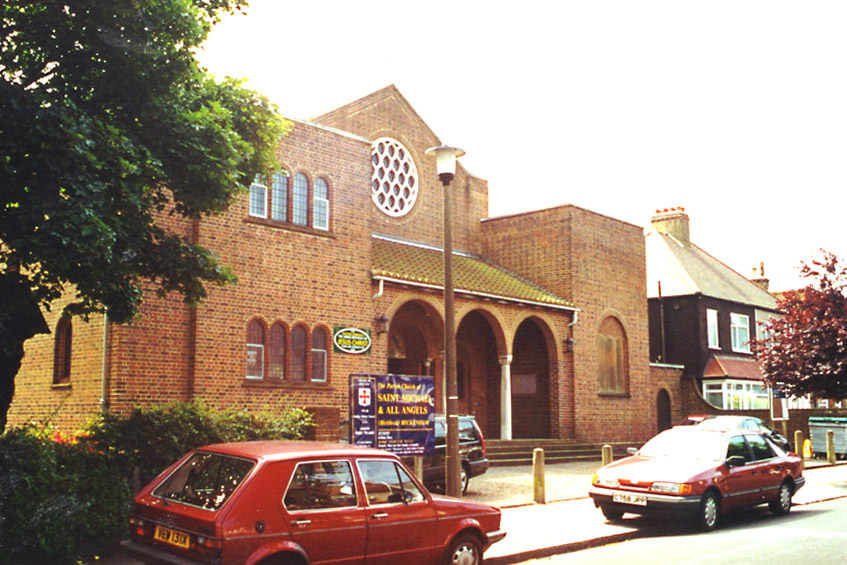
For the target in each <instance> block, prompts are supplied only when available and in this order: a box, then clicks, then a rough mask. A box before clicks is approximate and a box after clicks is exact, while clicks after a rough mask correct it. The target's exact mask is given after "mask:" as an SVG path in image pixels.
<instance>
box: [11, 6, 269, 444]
mask: <svg viewBox="0 0 847 565" xmlns="http://www.w3.org/2000/svg"><path fill="white" fill-rule="evenodd" d="M245 6H246V2H245V1H244V0H125V1H121V2H115V1H113V0H74V1H68V0H65V1H58V0H41V1H37V0H5V1H4V2H2V3H0V294H5V295H6V296H9V297H11V296H14V297H15V298H14V299H11V298H9V299H6V300H3V299H0V344H2V347H0V357H2V359H0V361H3V362H5V363H6V364H7V365H11V364H14V361H15V360H16V359H17V360H18V363H17V364H18V365H19V356H20V349H21V348H20V344H22V343H23V341H25V340H26V339H28V338H29V337H31V336H32V335H33V334H34V333H36V332H43V331H44V330H45V329H46V328H44V324H43V319H42V318H41V314H40V312H39V309H38V307H41V308H49V306H50V303H51V302H52V301H54V300H55V299H57V298H58V297H59V296H61V295H62V294H63V293H67V292H69V291H70V292H72V293H74V299H73V300H72V301H71V302H70V304H69V305H68V306H67V307H66V312H67V313H69V314H72V315H74V314H76V315H83V316H86V315H88V314H91V313H95V312H103V311H104V310H106V309H108V313H109V318H110V319H111V320H112V321H114V322H127V321H129V320H131V319H132V317H133V316H134V315H135V314H136V312H137V311H138V308H139V304H140V301H141V299H142V290H141V289H142V284H143V282H144V281H152V282H154V283H155V284H156V288H157V291H158V292H159V293H160V294H162V295H164V294H167V293H169V292H176V293H180V294H182V295H183V296H184V298H185V300H186V301H187V302H188V303H191V304H194V303H197V302H198V301H200V300H202V299H203V298H204V297H205V294H206V290H205V285H206V284H208V283H212V284H225V283H228V282H231V281H233V280H234V275H233V274H232V272H231V271H230V270H229V269H228V268H226V267H224V266H222V265H221V264H220V263H219V262H218V260H217V257H216V256H215V255H214V254H213V253H212V252H210V251H209V250H208V249H205V248H203V247H201V246H199V245H197V244H195V243H194V242H192V241H191V239H190V236H187V235H184V234H179V233H175V232H174V231H169V230H168V229H166V227H165V226H164V223H163V222H158V223H157V222H156V221H154V219H156V218H162V217H167V215H169V214H170V215H174V216H176V217H185V218H190V219H195V218H200V217H201V216H203V215H205V214H214V213H219V212H221V211H223V210H225V209H226V208H227V206H228V205H229V204H230V202H231V201H232V200H233V198H234V196H235V195H236V194H237V193H238V191H239V190H242V189H244V188H245V187H246V186H248V185H249V183H250V180H251V179H252V178H253V176H254V175H255V174H257V173H259V172H263V171H267V170H269V169H271V168H273V167H274V164H275V163H274V161H275V160H274V150H275V147H276V143H277V140H278V139H279V137H280V136H281V135H283V133H284V130H285V122H284V121H283V120H282V119H281V118H280V117H279V115H278V113H277V112H276V109H275V108H274V107H273V106H272V105H271V104H270V103H269V102H268V101H267V100H266V99H265V98H264V97H262V96H261V95H259V94H257V93H255V92H252V91H249V90H247V89H245V88H243V87H242V85H241V83H240V82H239V81H235V80H232V79H227V80H225V81H223V82H216V81H215V80H213V78H212V77H211V76H209V75H208V73H207V72H206V70H205V69H203V68H202V67H201V66H200V65H199V64H198V63H197V61H196V59H195V57H194V54H195V52H196V50H197V49H198V48H200V45H201V44H202V42H203V41H204V40H205V38H206V37H207V35H208V33H209V31H210V29H211V26H212V25H213V24H214V23H216V22H217V21H218V20H219V18H220V17H221V16H222V15H223V14H227V13H233V12H235V11H241V10H242V9H243V8H244V7H245ZM39 322H40V323H39ZM0 364H3V363H0ZM16 371H17V366H15V367H14V370H13V371H12V372H11V376H12V378H13V377H14V374H15V372H16ZM7 373H8V372H7ZM4 379H5V380H4ZM8 385H9V383H8V375H7V374H2V375H0V387H4V386H5V387H8ZM7 392H8V391H7ZM0 393H3V395H5V394H6V393H5V392H3V390H0ZM3 395H0V396H3ZM9 401H11V399H10V398H9ZM4 403H5V398H0V416H2V418H0V424H3V423H5V412H6V408H7V406H8V404H6V406H3V404H4ZM0 429H2V425H0Z"/></svg>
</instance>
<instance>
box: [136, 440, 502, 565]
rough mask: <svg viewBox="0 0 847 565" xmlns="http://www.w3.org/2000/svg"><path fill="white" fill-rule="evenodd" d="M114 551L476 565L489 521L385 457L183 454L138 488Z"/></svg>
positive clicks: (225, 447) (495, 519)
mask: <svg viewBox="0 0 847 565" xmlns="http://www.w3.org/2000/svg"><path fill="white" fill-rule="evenodd" d="M130 527H131V539H130V540H128V541H125V542H123V544H122V545H123V547H124V550H125V551H126V552H127V553H128V554H129V555H131V556H132V557H134V558H136V559H139V560H141V561H144V562H146V563H170V564H189V563H215V564H233V565H234V564H248V565H250V564H263V565H282V564H285V565H295V564H296V565H307V564H311V563H334V564H336V563H337V564H341V563H357V564H362V563H366V564H376V563H379V564H385V565H388V564H396V563H403V564H404V565H411V564H414V563H420V564H425V563H426V564H429V563H442V562H443V563H462V564H468V565H478V564H480V563H482V554H483V551H485V549H487V548H488V546H490V545H491V544H492V543H494V542H496V541H499V540H501V539H503V537H505V535H506V534H505V532H503V531H501V530H500V510H498V509H497V508H495V507H493V506H489V505H487V504H479V503H474V502H469V501H464V500H458V499H454V498H448V497H440V496H433V495H431V494H430V493H429V492H428V491H427V490H426V489H425V488H424V487H423V486H422V485H421V483H420V482H419V481H418V480H417V479H416V478H414V477H413V476H412V473H411V472H410V471H409V470H408V468H406V467H405V466H404V465H403V463H402V462H401V461H400V460H399V459H398V458H397V457H395V456H394V455H392V454H390V453H387V452H385V451H381V450H376V449H369V448H360V447H354V446H350V445H342V444H329V443H313V442H269V441H261V442H245V443H231V444H219V445H211V446H207V447H202V448H199V449H196V450H194V451H191V452H190V453H188V454H187V455H186V456H185V457H183V458H182V459H181V460H179V461H178V462H176V463H175V464H174V465H172V466H171V467H170V468H168V469H167V470H165V471H164V472H163V473H162V474H161V475H159V477H158V478H156V479H155V480H154V481H153V482H151V483H150V484H149V485H147V486H146V487H145V488H144V489H143V490H142V491H141V492H140V493H139V494H138V495H137V496H136V497H135V501H134V502H133V505H132V510H131V512H130Z"/></svg>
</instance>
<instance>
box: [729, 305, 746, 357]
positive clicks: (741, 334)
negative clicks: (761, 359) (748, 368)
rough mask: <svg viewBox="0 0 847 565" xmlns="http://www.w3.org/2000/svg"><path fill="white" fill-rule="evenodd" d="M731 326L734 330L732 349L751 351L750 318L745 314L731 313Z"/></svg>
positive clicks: (743, 351)
mask: <svg viewBox="0 0 847 565" xmlns="http://www.w3.org/2000/svg"><path fill="white" fill-rule="evenodd" d="M729 326H730V330H731V332H732V334H731V337H732V350H733V351H738V352H740V353H750V318H749V316H745V315H743V314H730V315H729Z"/></svg>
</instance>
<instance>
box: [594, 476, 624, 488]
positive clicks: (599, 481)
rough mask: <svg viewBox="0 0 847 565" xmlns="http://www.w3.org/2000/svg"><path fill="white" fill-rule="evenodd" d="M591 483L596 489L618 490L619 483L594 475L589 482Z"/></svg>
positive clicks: (615, 480)
mask: <svg viewBox="0 0 847 565" xmlns="http://www.w3.org/2000/svg"><path fill="white" fill-rule="evenodd" d="M591 483H592V484H594V485H596V486H598V487H606V488H618V487H619V486H621V485H620V483H619V482H618V480H617V479H606V478H603V477H601V476H599V475H594V478H593V479H592V480H591Z"/></svg>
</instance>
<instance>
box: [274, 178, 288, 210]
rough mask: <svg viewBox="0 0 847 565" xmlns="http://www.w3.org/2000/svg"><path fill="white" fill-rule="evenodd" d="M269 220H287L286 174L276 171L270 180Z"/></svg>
mask: <svg viewBox="0 0 847 565" xmlns="http://www.w3.org/2000/svg"><path fill="white" fill-rule="evenodd" d="M271 219H272V220H277V221H279V222H285V221H287V220H288V173H285V172H282V171H277V172H276V173H274V176H273V178H272V179H271Z"/></svg>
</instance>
